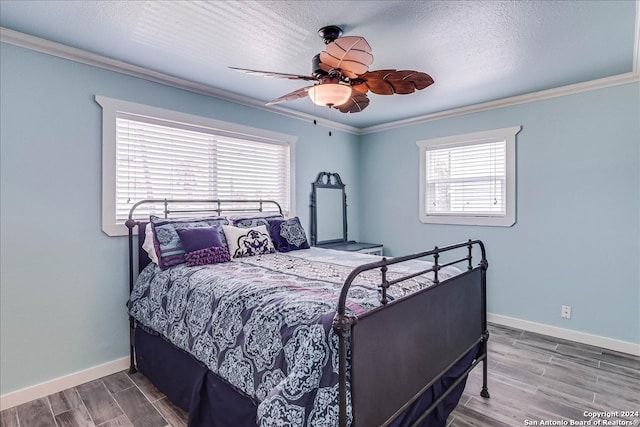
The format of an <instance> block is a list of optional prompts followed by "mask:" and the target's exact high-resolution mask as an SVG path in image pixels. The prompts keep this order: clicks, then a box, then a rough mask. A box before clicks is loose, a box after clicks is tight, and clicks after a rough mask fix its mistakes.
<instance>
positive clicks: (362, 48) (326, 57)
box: [320, 36, 373, 79]
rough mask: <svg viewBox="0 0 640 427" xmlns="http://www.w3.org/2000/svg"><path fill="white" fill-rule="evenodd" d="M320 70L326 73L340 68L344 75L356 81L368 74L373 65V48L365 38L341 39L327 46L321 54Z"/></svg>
mask: <svg viewBox="0 0 640 427" xmlns="http://www.w3.org/2000/svg"><path fill="white" fill-rule="evenodd" d="M320 62H321V64H320V68H322V69H323V70H324V71H327V72H328V71H330V70H331V69H334V68H338V69H340V70H341V71H342V75H343V76H345V77H348V78H350V79H355V78H356V77H358V76H359V75H360V74H363V73H366V72H367V70H368V69H369V65H371V63H373V55H371V46H369V43H367V41H366V40H365V39H364V37H353V36H351V37H340V38H338V39H335V40H334V41H332V42H331V43H329V44H328V45H327V49H326V50H325V51H324V52H321V53H320Z"/></svg>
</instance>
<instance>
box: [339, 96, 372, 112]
mask: <svg viewBox="0 0 640 427" xmlns="http://www.w3.org/2000/svg"><path fill="white" fill-rule="evenodd" d="M368 105H369V98H368V97H367V95H366V94H365V93H362V92H356V91H351V98H350V99H349V100H348V101H347V102H345V103H344V104H342V105H336V106H334V107H333V108H335V109H336V110H340V112H341V113H359V112H360V111H362V110H364V109H365V108H367V106H368Z"/></svg>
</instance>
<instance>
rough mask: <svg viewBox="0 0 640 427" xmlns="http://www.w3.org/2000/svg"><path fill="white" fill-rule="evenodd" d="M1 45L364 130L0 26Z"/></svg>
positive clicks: (339, 127) (351, 130) (291, 115)
mask: <svg viewBox="0 0 640 427" xmlns="http://www.w3.org/2000/svg"><path fill="white" fill-rule="evenodd" d="M0 42H2V43H7V44H11V45H14V46H18V47H22V48H25V49H30V50H35V51H37V52H40V53H44V54H47V55H52V56H56V57H58V58H63V59H68V60H70V61H74V62H78V63H81V64H85V65H90V66H93V67H98V68H102V69H105V70H109V71H115V72H116V73H120V74H126V75H129V76H133V77H138V78H142V79H145V80H149V81H152V82H155V83H160V84H163V85H166V86H171V87H175V88H177V89H183V90H186V91H189V92H194V93H197V94H200V95H207V96H211V97H214V98H218V99H221V100H224V101H229V102H233V103H235V104H240V105H243V106H247V107H251V108H255V109H258V110H262V111H267V112H269V113H275V114H279V115H282V116H286V117H289V118H293V119H297V120H302V121H306V122H314V123H316V124H319V125H322V126H325V127H329V128H331V129H332V130H341V131H344V132H347V133H352V134H356V135H358V134H359V133H360V129H359V128H357V127H354V126H349V125H345V124H342V123H337V122H333V121H331V120H326V119H322V118H318V117H314V116H312V115H310V114H306V113H301V112H298V111H293V110H290V109H288V108H284V107H282V106H279V105H274V106H266V105H265V103H264V102H262V101H259V100H257V99H254V98H250V97H248V96H243V95H239V94H237V93H233V92H229V91H226V90H222V89H217V88H214V87H211V86H207V85H203V84H200V83H196V82H192V81H189V80H186V79H181V78H178V77H175V76H171V75H169V74H164V73H160V72H157V71H153V70H150V69H148V68H144V67H139V66H137V65H133V64H129V63H127V62H123V61H118V60H116V59H113V58H109V57H106V56H102V55H98V54H95V53H91V52H87V51H85V50H82V49H78V48H75V47H71V46H67V45H65V44H62V43H56V42H52V41H50V40H46V39H43V38H40V37H35V36H32V35H29V34H25V33H21V32H19V31H14V30H10V29H8V28H4V27H0Z"/></svg>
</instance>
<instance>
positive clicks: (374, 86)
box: [229, 25, 433, 113]
mask: <svg viewBox="0 0 640 427" xmlns="http://www.w3.org/2000/svg"><path fill="white" fill-rule="evenodd" d="M318 35H320V37H322V38H323V39H324V43H325V44H326V45H327V47H326V50H324V51H323V52H321V53H319V54H318V55H316V56H314V57H313V62H312V65H313V72H312V75H311V76H302V75H297V74H286V73H274V72H269V71H257V70H249V69H245V68H236V67H229V68H231V69H233V70H237V71H241V72H244V73H247V74H254V75H260V76H265V77H278V78H283V79H290V80H307V81H316V82H317V83H315V84H314V85H312V86H307V87H303V88H301V89H298V90H295V91H293V92H291V93H288V94H286V95H283V96H281V97H280V98H277V99H274V100H273V101H270V102H268V103H267V105H273V104H279V103H281V102H286V101H295V100H296V99H301V98H304V97H305V96H308V97H309V98H310V99H311V101H313V103H315V104H317V105H321V106H327V107H329V108H335V109H337V110H339V111H341V112H343V113H358V112H360V111H362V110H364V109H365V108H367V106H368V105H369V98H368V97H367V92H368V91H371V92H372V93H375V94H378V95H393V94H409V93H413V92H414V91H416V90H422V89H424V88H426V87H428V86H430V85H431V84H433V79H432V78H431V76H430V75H428V74H427V73H422V72H420V71H412V70H375V71H369V65H371V63H372V62H373V55H371V46H369V43H367V41H366V40H365V39H364V37H358V36H347V37H341V36H342V29H341V28H340V27H337V26H335V25H329V26H327V27H323V28H320V30H318Z"/></svg>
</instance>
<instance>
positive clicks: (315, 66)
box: [311, 54, 327, 78]
mask: <svg viewBox="0 0 640 427" xmlns="http://www.w3.org/2000/svg"><path fill="white" fill-rule="evenodd" d="M311 75H312V76H313V77H315V78H320V77H323V76H326V75H327V72H326V71H324V70H323V69H322V68H320V54H317V55H316V56H314V57H313V59H312V60H311Z"/></svg>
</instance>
